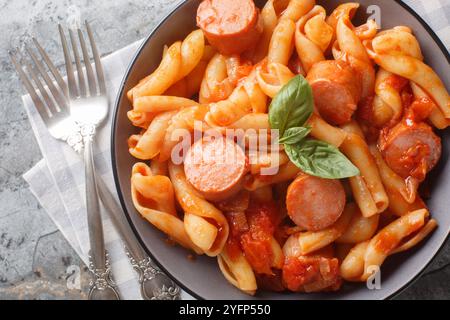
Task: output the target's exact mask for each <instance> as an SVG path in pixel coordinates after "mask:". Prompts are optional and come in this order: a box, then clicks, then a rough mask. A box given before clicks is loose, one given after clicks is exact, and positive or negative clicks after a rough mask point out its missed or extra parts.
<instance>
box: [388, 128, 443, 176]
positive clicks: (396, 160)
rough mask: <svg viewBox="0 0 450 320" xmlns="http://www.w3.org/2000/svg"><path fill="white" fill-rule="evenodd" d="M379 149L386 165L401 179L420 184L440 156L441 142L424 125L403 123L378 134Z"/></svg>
mask: <svg viewBox="0 0 450 320" xmlns="http://www.w3.org/2000/svg"><path fill="white" fill-rule="evenodd" d="M379 148H380V151H381V154H382V155H383V158H384V160H385V161H386V163H387V165H388V166H389V167H390V168H391V169H392V170H393V171H394V172H395V173H397V174H398V175H399V176H401V177H403V178H407V177H414V178H416V179H418V180H419V181H422V180H423V179H424V178H425V175H426V174H427V173H428V172H429V171H430V170H431V169H433V167H434V166H435V165H436V163H437V162H438V160H439V158H440V157H441V152H442V146H441V139H440V138H439V137H438V136H437V135H436V134H435V133H434V132H433V130H432V129H431V127H430V126H429V125H428V124H426V123H424V122H419V123H414V122H411V121H402V122H400V123H398V124H397V125H396V126H395V127H393V128H392V129H390V130H385V131H383V132H382V134H381V135H380V143H379Z"/></svg>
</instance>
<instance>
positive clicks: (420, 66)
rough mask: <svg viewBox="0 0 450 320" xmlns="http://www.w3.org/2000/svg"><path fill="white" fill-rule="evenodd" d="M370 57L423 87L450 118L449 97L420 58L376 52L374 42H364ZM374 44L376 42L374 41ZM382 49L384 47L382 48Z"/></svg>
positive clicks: (433, 73)
mask: <svg viewBox="0 0 450 320" xmlns="http://www.w3.org/2000/svg"><path fill="white" fill-rule="evenodd" d="M375 39H376V38H375ZM365 44H366V47H367V52H368V53H369V54H370V56H371V58H372V59H373V60H374V61H375V62H376V63H377V64H378V65H379V66H380V67H381V68H383V69H385V70H387V71H389V72H391V73H394V74H396V75H399V76H401V77H404V78H406V79H409V80H411V81H412V82H414V83H416V84H417V85H419V86H420V87H421V88H422V89H424V90H425V91H426V92H427V93H428V94H429V95H430V97H431V98H432V99H433V100H434V102H435V103H436V104H437V106H438V107H439V108H440V109H441V111H442V113H443V114H444V116H445V118H447V119H448V118H450V97H449V94H448V92H447V90H446V89H445V87H444V84H443V83H442V81H441V79H440V78H439V76H438V75H437V74H436V73H435V72H434V71H433V69H431V68H430V67H429V66H428V65H426V64H425V63H423V62H422V61H421V60H420V59H417V58H415V57H412V56H408V55H406V54H404V55H395V54H394V52H391V53H384V50H381V52H377V51H376V50H377V49H376V47H373V45H374V43H373V41H372V43H370V42H368V41H367V42H365ZM375 44H376V43H375ZM383 49H384V48H383Z"/></svg>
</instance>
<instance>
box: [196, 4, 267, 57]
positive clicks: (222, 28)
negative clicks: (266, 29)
mask: <svg viewBox="0 0 450 320" xmlns="http://www.w3.org/2000/svg"><path fill="white" fill-rule="evenodd" d="M197 25H198V26H199V27H200V28H201V29H202V30H203V33H204V34H205V37H206V38H207V39H208V41H209V43H210V44H211V45H212V46H213V47H215V48H216V49H217V50H218V51H219V52H220V53H221V54H224V55H232V54H241V53H242V52H244V51H245V50H247V49H250V48H253V47H254V46H255V45H256V43H257V42H258V40H259V38H260V36H261V34H262V31H263V24H262V19H261V18H260V15H259V9H258V8H257V7H256V6H255V3H254V2H253V0H204V1H203V2H202V3H201V4H200V6H199V7H198V11H197Z"/></svg>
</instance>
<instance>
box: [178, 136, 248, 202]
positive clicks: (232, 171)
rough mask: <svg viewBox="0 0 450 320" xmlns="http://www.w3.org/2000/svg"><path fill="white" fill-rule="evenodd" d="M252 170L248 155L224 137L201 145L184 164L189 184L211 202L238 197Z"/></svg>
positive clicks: (200, 142) (196, 144) (202, 141)
mask: <svg viewBox="0 0 450 320" xmlns="http://www.w3.org/2000/svg"><path fill="white" fill-rule="evenodd" d="M248 170H249V164H248V159H247V157H246V155H245V153H244V151H243V150H242V149H241V148H240V147H239V146H238V145H237V144H236V143H235V142H234V141H231V140H229V139H225V138H223V137H215V138H213V139H212V138H208V137H206V138H204V139H202V140H199V141H197V142H196V143H195V144H194V145H193V146H192V147H191V148H190V149H189V151H188V152H187V155H186V158H185V160H184V171H185V173H186V178H187V180H188V181H189V182H190V183H191V184H192V185H193V186H194V188H195V189H197V190H198V191H200V192H201V193H202V194H203V196H204V197H205V198H206V199H208V200H211V201H220V200H224V199H226V198H229V197H232V196H233V195H235V194H236V193H237V192H238V191H239V190H240V189H241V185H242V184H241V183H242V180H243V177H244V175H245V174H246V173H247V172H248Z"/></svg>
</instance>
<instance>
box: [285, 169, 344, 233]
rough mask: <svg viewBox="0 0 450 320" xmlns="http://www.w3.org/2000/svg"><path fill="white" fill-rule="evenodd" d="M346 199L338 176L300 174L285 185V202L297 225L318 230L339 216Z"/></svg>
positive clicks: (329, 224)
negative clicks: (319, 176)
mask: <svg viewBox="0 0 450 320" xmlns="http://www.w3.org/2000/svg"><path fill="white" fill-rule="evenodd" d="M345 200H346V199H345V191H344V187H343V186H342V184H341V182H340V181H339V180H329V179H322V178H318V177H313V176H309V175H307V174H301V175H299V176H298V177H297V179H295V180H294V182H292V184H291V185H290V186H289V188H288V193H287V196H286V206H287V210H288V214H289V217H290V218H291V219H292V221H294V223H295V224H296V225H298V226H299V227H302V228H304V229H306V230H309V231H318V230H322V229H325V228H327V227H329V226H331V225H332V224H334V223H335V222H336V221H337V220H338V219H339V217H340V216H341V214H342V212H343V211H344V207H345Z"/></svg>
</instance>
